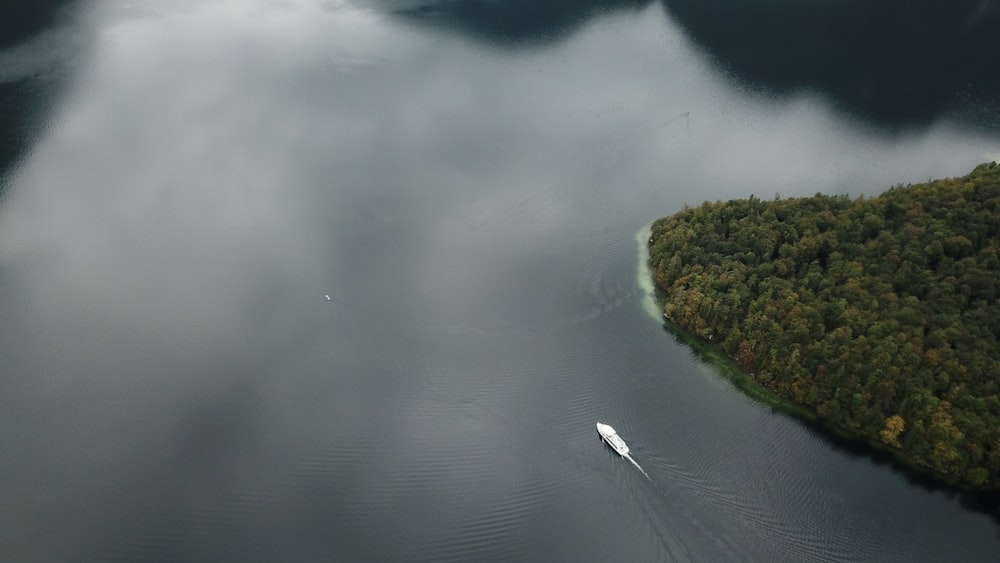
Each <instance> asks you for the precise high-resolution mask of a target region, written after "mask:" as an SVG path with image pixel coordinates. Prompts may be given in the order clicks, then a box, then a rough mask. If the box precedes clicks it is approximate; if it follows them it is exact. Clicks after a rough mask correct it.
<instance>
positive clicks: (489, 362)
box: [0, 0, 1000, 562]
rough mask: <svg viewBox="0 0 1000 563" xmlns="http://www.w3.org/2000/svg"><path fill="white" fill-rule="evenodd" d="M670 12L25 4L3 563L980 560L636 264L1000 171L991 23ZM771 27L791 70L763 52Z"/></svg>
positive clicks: (9, 57)
mask: <svg viewBox="0 0 1000 563" xmlns="http://www.w3.org/2000/svg"><path fill="white" fill-rule="evenodd" d="M689 4H690V3H687V2H666V3H661V2H642V1H633V2H626V1H620V2H604V3H602V2H593V1H591V2H580V3H579V4H578V5H575V6H573V7H572V8H570V7H567V6H566V3H562V2H555V1H553V2H534V3H529V2H506V3H505V2H497V3H488V4H484V3H477V2H466V3H461V2H443V1H442V2H430V1H420V0H413V1H404V0H399V1H396V2H393V1H388V0H386V1H383V2H372V3H365V2H361V1H350V0H326V1H321V0H241V1H237V0H215V1H207V2H205V1H200V0H199V1H195V0H174V1H170V2H167V1H163V0H157V1H151V0H150V1H143V0H132V2H131V3H125V2H111V1H103V0H94V1H91V2H86V1H82V2H58V1H52V2H43V3H40V4H39V6H41V7H40V8H39V9H38V10H36V11H35V12H31V13H27V12H25V13H23V14H21V15H20V16H19V17H20V19H18V20H17V22H19V23H18V24H17V25H15V26H10V25H8V27H10V30H8V31H4V33H6V34H7V35H5V36H4V37H3V41H2V42H0V45H2V46H4V48H3V50H0V109H2V113H3V115H0V145H2V146H0V159H2V160H0V164H2V166H3V169H2V189H3V194H2V207H0V428H2V431H0V452H2V457H0V560H4V561H146V560H150V561H447V560H461V561H493V560H517V561H522V560H534V561H542V560H544V561H908V562H912V561H995V560H996V557H997V554H998V553H1000V520H998V519H1000V514H998V513H997V512H996V507H995V505H991V504H990V502H989V501H988V500H987V499H983V498H978V497H976V496H974V495H967V494H959V493H955V492H950V491H947V490H943V489H939V488H934V487H931V486H928V485H926V484H925V483H922V482H920V481H919V480H916V479H914V478H913V477H912V476H908V475H907V474H906V473H905V472H903V471H901V470H900V469H898V468H896V467H895V466H894V465H893V464H891V463H888V462H886V461H885V460H881V459H878V458H875V457H872V456H871V455H869V454H867V453H865V452H864V451H861V450H857V449H855V448H851V447H848V446H846V445H844V444H842V443H840V442H838V441H836V440H834V439H832V438H830V437H828V436H826V435H824V434H823V433H821V432H817V431H815V430H813V429H811V428H809V427H808V426H806V425H804V424H803V423H801V422H798V421H796V420H794V419H792V418H789V417H788V416H785V415H782V414H780V413H775V412H772V411H771V410H770V409H769V408H768V407H767V406H764V405H760V404H758V403H755V402H753V401H752V400H750V399H748V398H746V397H745V396H744V395H742V394H741V393H740V392H738V391H737V390H735V389H734V388H733V387H732V386H731V385H730V384H729V383H727V382H726V381H725V380H724V379H722V378H721V377H720V376H719V375H717V374H716V373H715V372H714V371H713V370H712V368H710V367H708V366H706V365H704V364H703V363H702V362H701V361H700V360H699V359H698V358H697V357H696V356H695V355H694V353H693V352H692V351H691V350H690V349H689V348H687V347H685V346H684V345H682V344H680V343H678V342H677V341H675V340H674V339H673V338H672V337H671V335H670V334H669V333H667V332H666V331H665V330H664V329H663V328H662V327H661V325H660V323H659V321H658V319H657V315H656V313H655V311H652V312H651V311H650V306H649V303H648V300H647V290H646V289H645V288H644V285H643V284H644V283H645V282H646V281H647V280H646V278H645V276H644V275H643V273H642V269H641V263H642V260H641V258H640V252H639V250H640V247H641V242H642V236H641V230H642V229H643V227H644V226H645V225H647V224H648V223H649V222H650V221H651V220H653V219H655V218H657V217H659V216H662V215H667V214H671V213H674V212H676V211H678V210H680V209H681V208H682V207H683V206H684V205H688V204H690V205H696V204H698V203H701V202H702V201H705V200H716V199H729V198H737V197H748V196H749V195H750V194H756V195H757V196H758V197H764V198H770V197H773V196H774V195H775V194H776V193H778V194H780V195H781V196H782V197H791V196H800V195H812V194H814V193H816V192H823V193H831V194H850V195H852V196H856V195H860V194H867V195H875V194H877V193H880V192H882V191H884V190H885V189H887V188H889V187H891V186H892V185H894V184H897V183H907V182H918V181H924V180H927V179H930V178H937V177H943V176H953V175H959V174H964V173H966V172H968V171H970V170H971V169H972V168H973V167H974V166H975V165H976V164H978V163H980V162H983V161H987V160H992V159H998V158H1000V126H997V123H1000V121H998V116H1000V112H998V109H997V108H998V106H997V104H996V100H997V99H998V98H997V89H995V88H994V87H995V82H991V81H993V80H995V79H994V78H993V77H992V76H995V73H993V75H992V76H986V77H983V76H980V75H979V74H978V73H976V72H975V68H973V67H974V65H973V63H975V64H984V61H985V62H987V63H988V62H990V61H993V62H995V60H994V59H993V58H992V57H993V56H994V54H995V53H996V45H995V43H994V42H995V41H996V39H993V40H992V41H994V42H991V41H990V40H989V39H988V37H991V36H989V34H986V33H985V32H984V31H983V30H984V29H995V28H992V27H990V25H992V23H995V21H996V19H995V18H996V16H997V6H996V4H995V3H993V2H981V3H976V4H974V5H973V4H969V5H968V6H966V5H964V4H962V3H958V4H956V5H955V6H956V8H955V10H956V11H955V13H949V14H947V15H941V14H937V13H936V12H935V13H932V14H930V15H928V14H924V13H923V12H920V10H919V9H918V7H919V4H918V5H916V6H917V8H914V11H915V12H916V13H918V14H924V15H926V16H927V17H930V16H934V17H936V18H938V20H937V21H940V22H945V23H944V24H942V25H947V26H951V27H948V28H947V30H948V32H949V33H950V35H948V34H946V35H947V36H948V37H967V38H969V39H968V41H967V44H966V43H963V44H962V45H957V46H956V45H952V47H953V49H952V50H951V51H949V52H948V53H946V56H945V55H942V57H940V58H942V59H943V60H938V58H935V57H929V58H926V57H925V58H923V59H921V58H919V57H918V58H917V60H911V59H909V58H907V56H906V53H905V52H904V51H902V50H900V49H899V48H898V46H897V47H893V44H888V43H887V44H886V45H883V46H882V47H884V50H881V51H879V50H876V51H873V53H874V55H873V60H874V61H875V62H873V63H872V65H874V67H872V65H869V66H865V63H864V62H863V58H860V59H859V58H858V57H857V56H856V54H855V53H854V51H851V50H849V49H841V47H842V45H840V44H838V43H837V42H836V41H835V40H834V39H838V38H839V40H840V41H842V42H845V41H847V40H848V39H847V38H846V37H840V36H839V35H838V34H837V33H836V30H834V29H826V30H825V32H824V33H826V35H823V37H825V38H826V39H825V41H826V42H825V43H822V45H820V43H817V42H816V41H813V40H812V39H808V38H806V39H803V37H806V35H805V34H804V33H803V30H802V26H803V25H806V24H804V23H803V22H807V23H808V22H811V23H808V25H813V26H820V28H821V26H822V22H824V21H830V22H837V21H847V20H848V19H849V18H847V16H845V15H844V14H842V13H839V12H838V13H836V14H835V15H836V16H837V17H832V16H831V17H830V18H827V19H824V18H826V16H828V15H829V14H827V13H826V12H821V13H819V15H818V16H815V17H812V18H811V19H810V17H807V16H808V14H806V15H803V14H793V15H795V17H791V16H789V17H788V19H787V21H788V22H789V24H788V26H787V27H782V26H776V25H774V24H773V22H772V23H770V24H768V25H764V24H763V23H760V22H758V21H756V20H753V19H752V16H753V17H758V18H763V19H762V20H761V21H769V20H767V18H772V17H782V14H785V12H783V11H782V7H788V9H789V10H791V5H792V4H794V3H791V2H782V1H778V0H774V1H773V2H759V3H757V4H753V5H755V6H759V7H761V10H760V11H758V12H755V13H745V12H746V10H744V11H743V12H740V13H734V12H732V11H731V10H730V9H731V8H732V6H733V3H731V2H730V3H726V2H720V1H716V2H708V3H705V5H706V6H709V7H711V9H712V10H715V12H714V13H715V14H716V15H717V16H718V17H717V19H716V23H717V25H718V26H721V27H719V28H718V29H716V28H714V27H712V25H710V24H711V21H712V19H711V18H709V17H707V16H705V15H704V14H700V13H693V12H692V10H694V11H695V12H697V9H696V8H692V7H691V6H692V5H693V4H692V5H689ZM807 4H813V3H807ZM816 4H817V6H818V7H817V10H819V9H820V8H822V9H823V10H827V11H829V10H833V8H832V7H831V6H832V5H833V4H834V3H829V2H828V3H816ZM891 4H892V5H898V6H902V4H900V3H898V2H897V3H891ZM844 5H845V6H847V7H852V6H855V7H856V6H857V4H856V3H855V4H852V3H845V4H844ZM976 6H979V8H978V10H979V11H976V9H977V8H976ZM846 9H847V8H845V10H846ZM852 9H853V8H852ZM963 10H964V11H963ZM751 11H752V10H751ZM789 13H790V12H789ZM734 14H735V15H734ZM847 14H848V15H850V12H848V13H847ZM878 15H879V14H874V15H871V17H873V18H874V17H877V16H878ZM883 15H884V14H883ZM820 16H823V17H820ZM946 16H947V17H946ZM838 17H839V18H840V19H837V18H838ZM949 17H952V19H953V20H954V21H955V22H959V23H956V24H955V25H956V26H958V25H961V26H965V27H962V28H961V29H964V30H965V31H964V33H959V32H958V31H954V29H957V28H955V27H954V26H952V23H953V22H952V19H948V18H949ZM796 18H797V19H796ZM915 21H916V20H915ZM920 21H924V20H920ZM918 23H919V22H918ZM918 23H915V24H913V25H915V26H916V28H915V29H916V30H917V31H920V30H921V29H922V28H920V27H919V25H923V24H919V25H918ZM925 23H926V22H925ZM741 24H745V25H746V26H748V27H749V29H747V28H742V29H739V32H734V34H732V35H731V36H727V35H726V34H725V33H724V31H725V28H726V27H727V26H729V27H732V28H734V29H738V28H739V26H740V25H741ZM808 25H807V26H806V30H808V29H810V28H809V27H808ZM984 26H985V27H984ZM782 29H786V30H787V29H794V30H795V33H791V32H789V33H790V35H789V37H792V36H793V35H794V37H797V38H799V40H801V41H800V42H799V43H796V42H794V41H792V42H790V43H788V45H789V47H788V50H787V51H781V50H780V49H778V48H777V47H776V46H775V45H772V44H771V43H768V44H766V45H762V44H761V41H763V40H764V39H763V38H764V37H765V36H766V37H770V39H769V40H770V41H772V42H779V41H780V38H774V37H772V35H773V34H774V33H779V32H780V31H781V30H782ZM755 30H756V33H755ZM762 30H763V31H766V32H767V33H763V32H762ZM862 31H863V30H862ZM852 33H857V31H856V30H854V31H852ZM725 37H731V39H732V41H744V42H746V43H745V49H740V48H739V45H738V44H735V43H734V44H729V43H726V41H725ZM808 37H815V36H813V35H810V36H808ZM900 37H902V39H900ZM907 37H909V36H908V35H906V34H903V35H891V38H892V39H893V40H899V41H903V44H905V41H906V40H907V39H906V38H907ZM720 38H721V39H720ZM866 40H867V41H869V43H865V45H870V46H872V48H873V49H877V48H878V47H879V46H878V44H877V43H876V42H875V41H874V39H872V38H871V37H867V39H866ZM789 41H791V39H789ZM859 41H860V39H859ZM775 44H778V43H775ZM765 47H766V48H765ZM823 49H829V50H830V51H829V52H827V51H824V50H823ZM816 53H822V57H823V61H824V63H823V64H824V65H825V66H823V67H822V68H821V69H814V68H812V67H810V66H809V65H807V64H804V63H803V62H802V61H801V60H800V59H801V58H802V57H811V56H820V55H817V54H816ZM836 53H844V55H843V56H842V57H838V56H837V55H836ZM751 55H752V56H751ZM875 55H877V56H875ZM767 57H770V58H771V59H768V58H767ZM769 60H773V62H774V67H769V66H768V61H769ZM970 61H971V62H970ZM888 63H894V64H902V65H904V66H905V65H906V64H909V66H906V67H905V68H907V69H910V70H911V72H909V73H902V72H901V73H899V74H898V75H897V74H894V75H892V76H889V77H885V76H883V75H882V74H879V73H877V72H873V71H872V68H875V69H876V70H877V69H878V68H879V67H878V65H879V64H886V65H888ZM838 65H839V66H838ZM862 66H863V67H864V68H860V67H862ZM886 68H889V67H888V66H886ZM893 68H895V67H893ZM942 68H949V69H951V71H950V72H952V74H951V75H949V77H950V78H953V80H952V82H951V86H950V87H945V86H942V85H940V84H933V85H932V84H931V81H930V80H931V79H929V78H928V77H929V76H930V77H940V76H941V75H940V74H939V73H938V74H936V71H938V70H940V69H942ZM852 69H853V70H852ZM935 79H936V78H935ZM598 420H601V421H604V422H607V423H610V424H612V425H614V426H615V427H616V428H617V429H618V431H619V433H620V434H621V435H622V437H623V438H624V439H625V440H626V441H627V442H628V443H629V445H630V446H631V447H632V450H633V454H634V457H635V460H636V461H637V462H638V463H639V464H640V465H641V466H642V468H643V469H644V470H645V473H646V474H648V478H647V477H646V476H644V475H643V473H641V472H640V471H639V470H638V469H637V468H636V467H634V466H633V465H631V464H629V463H627V461H625V460H623V459H621V458H619V457H618V456H617V455H616V454H614V453H613V452H612V451H611V450H610V449H608V448H607V447H604V446H603V445H602V444H601V443H600V442H599V440H598V437H597V434H596V432H595V428H594V423H595V422H596V421H598Z"/></svg>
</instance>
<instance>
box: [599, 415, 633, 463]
mask: <svg viewBox="0 0 1000 563" xmlns="http://www.w3.org/2000/svg"><path fill="white" fill-rule="evenodd" d="M597 433H598V434H600V435H601V440H604V443H605V444H607V445H608V447H610V448H611V449H613V450H614V451H616V452H618V455H621V456H625V455H628V453H629V449H628V445H626V444H625V440H622V439H621V436H619V435H618V433H617V432H615V429H614V428H612V427H611V426H609V425H607V424H602V423H600V422H598V423H597Z"/></svg>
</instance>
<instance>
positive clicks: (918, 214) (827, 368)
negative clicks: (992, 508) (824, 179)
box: [649, 163, 1000, 490]
mask: <svg viewBox="0 0 1000 563" xmlns="http://www.w3.org/2000/svg"><path fill="white" fill-rule="evenodd" d="M649 250H650V269H651V272H652V275H653V279H654V283H655V285H656V287H657V293H658V296H659V298H660V303H661V304H662V307H663V315H664V317H665V319H666V320H667V322H668V323H669V324H672V325H675V326H676V327H677V328H679V329H681V330H682V331H683V332H685V333H687V334H689V335H693V336H696V337H699V338H701V339H703V340H705V341H710V342H711V345H712V346H714V347H716V348H717V349H719V350H721V351H722V353H724V354H725V355H727V356H728V357H730V358H731V359H732V360H733V361H734V362H735V363H736V365H737V366H739V368H740V370H741V371H742V372H743V373H744V374H745V375H746V376H747V377H749V378H750V379H751V380H752V381H754V382H755V383H756V384H757V385H759V386H761V387H763V388H765V389H766V390H768V391H769V393H770V394H772V395H776V396H777V397H778V398H780V399H783V400H785V401H788V402H791V403H794V404H796V405H799V406H801V407H805V409H806V410H808V411H809V412H810V413H812V414H813V415H815V416H816V417H817V418H818V419H820V420H822V421H824V422H826V423H828V424H830V425H832V426H834V427H836V428H839V429H842V430H843V431H846V432H847V433H849V434H850V435H853V436H856V437H860V438H863V439H866V440H868V441H870V442H873V443H877V444H880V445H882V446H884V447H885V448H887V449H889V450H891V451H893V452H894V453H896V454H897V455H898V456H900V457H902V458H904V459H906V460H908V461H910V462H912V463H914V464H916V465H919V466H922V467H924V468H926V469H929V470H931V471H932V472H934V473H936V474H938V475H940V476H943V477H944V478H946V479H947V480H949V481H952V482H955V483H959V484H962V485H964V486H968V487H972V488H977V489H991V490H998V489H1000V345H998V340H1000V303H998V301H997V298H998V296H1000V166H998V165H997V164H996V163H991V164H983V165H980V166H978V167H977V168H976V169H975V170H974V171H973V172H972V173H971V174H969V175H968V176H964V177H961V178H953V179H945V180H936V181H933V182H928V183H925V184H919V185H907V186H896V187H893V188H892V189H890V190H889V191H887V192H885V193H883V194H881V195H879V196H878V197H873V198H865V197H863V196H862V197H859V198H856V199H850V198H849V197H847V196H826V195H820V194H817V195H815V196H813V197H807V198H795V199H781V198H780V197H777V196H776V197H775V199H774V200H772V201H765V200H761V199H759V198H756V197H754V196H751V197H750V198H749V199H743V200H735V201H727V202H715V203H709V202H706V203H704V204H702V205H701V206H698V207H686V208H685V209H683V210H682V211H680V212H679V213H677V214H675V215H672V216H670V217H664V218H662V219H658V220H657V221H655V222H654V223H653V224H652V227H651V237H650V239H649Z"/></svg>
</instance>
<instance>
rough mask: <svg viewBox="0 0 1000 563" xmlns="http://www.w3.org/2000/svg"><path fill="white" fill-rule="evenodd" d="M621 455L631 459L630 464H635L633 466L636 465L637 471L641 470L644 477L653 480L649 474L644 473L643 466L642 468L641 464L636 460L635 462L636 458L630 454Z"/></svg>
mask: <svg viewBox="0 0 1000 563" xmlns="http://www.w3.org/2000/svg"><path fill="white" fill-rule="evenodd" d="M622 457H624V458H626V459H628V460H629V461H631V462H632V465H634V466H635V467H636V468H637V469H638V470H639V471H641V472H642V474H643V475H645V476H646V479H649V480H650V481H652V480H653V479H652V478H651V477H650V476H649V474H648V473H646V470H645V469H643V468H642V466H641V465H639V463H638V462H637V461H636V460H634V459H632V454H625V455H623V456H622Z"/></svg>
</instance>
